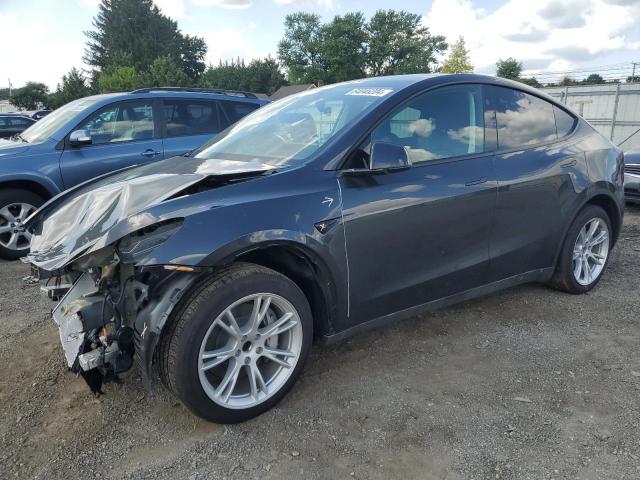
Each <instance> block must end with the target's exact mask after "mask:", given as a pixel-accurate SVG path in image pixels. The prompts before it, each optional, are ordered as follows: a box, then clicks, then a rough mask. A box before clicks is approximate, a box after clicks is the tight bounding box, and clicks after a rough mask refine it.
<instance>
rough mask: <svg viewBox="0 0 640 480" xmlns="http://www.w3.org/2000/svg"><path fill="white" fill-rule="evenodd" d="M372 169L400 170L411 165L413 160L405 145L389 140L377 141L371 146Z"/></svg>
mask: <svg viewBox="0 0 640 480" xmlns="http://www.w3.org/2000/svg"><path fill="white" fill-rule="evenodd" d="M370 165H371V167H370V169H371V170H400V169H405V168H409V167H411V160H409V155H407V151H406V150H405V148H404V147H402V146H400V145H395V144H393V143H387V142H375V143H374V144H373V145H372V146H371V159H370Z"/></svg>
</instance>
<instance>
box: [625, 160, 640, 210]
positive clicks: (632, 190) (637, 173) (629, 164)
mask: <svg viewBox="0 0 640 480" xmlns="http://www.w3.org/2000/svg"><path fill="white" fill-rule="evenodd" d="M624 196H625V199H626V200H627V201H628V202H632V203H640V152H627V153H625V154H624Z"/></svg>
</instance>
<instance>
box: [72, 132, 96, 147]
mask: <svg viewBox="0 0 640 480" xmlns="http://www.w3.org/2000/svg"><path fill="white" fill-rule="evenodd" d="M69 143H70V144H71V146H72V147H81V146H83V145H91V132H90V131H89V130H75V131H73V132H71V135H69Z"/></svg>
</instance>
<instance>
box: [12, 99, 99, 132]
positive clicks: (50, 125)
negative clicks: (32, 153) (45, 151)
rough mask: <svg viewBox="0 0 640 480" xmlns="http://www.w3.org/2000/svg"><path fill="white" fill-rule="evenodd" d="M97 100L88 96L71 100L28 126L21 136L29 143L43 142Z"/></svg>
mask: <svg viewBox="0 0 640 480" xmlns="http://www.w3.org/2000/svg"><path fill="white" fill-rule="evenodd" d="M97 100H98V99H96V98H92V97H88V98H81V99H79V100H74V101H73V102H69V103H67V104H66V105H64V106H62V107H60V108H58V109H57V110H54V111H53V112H51V113H50V114H49V115H47V116H45V117H43V118H42V120H40V121H38V122H36V123H34V124H33V125H32V126H30V127H29V128H27V129H26V130H25V131H24V132H22V133H21V134H20V138H21V139H22V140H24V141H26V142H29V143H40V142H43V141H44V140H46V139H48V138H49V137H50V136H51V135H52V134H53V133H54V132H56V131H57V130H58V129H59V128H60V127H61V126H63V125H64V124H65V123H67V122H68V121H69V120H71V119H72V118H73V117H75V116H76V115H77V114H78V113H79V112H82V111H83V110H85V109H86V108H88V107H90V106H91V105H93V104H94V103H95V102H96V101H97Z"/></svg>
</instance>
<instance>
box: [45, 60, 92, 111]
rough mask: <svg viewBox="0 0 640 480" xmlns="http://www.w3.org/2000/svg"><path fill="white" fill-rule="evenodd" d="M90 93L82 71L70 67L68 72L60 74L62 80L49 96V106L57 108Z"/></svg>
mask: <svg viewBox="0 0 640 480" xmlns="http://www.w3.org/2000/svg"><path fill="white" fill-rule="evenodd" d="M88 95H91V90H90V88H89V86H88V85H87V81H86V79H85V78H84V76H83V75H82V73H81V72H80V71H79V70H78V69H76V68H75V67H74V68H72V69H71V70H70V71H69V73H67V74H66V75H63V76H62V82H61V83H59V84H58V88H57V89H56V91H55V92H53V93H52V94H51V95H50V96H49V101H48V104H49V107H51V108H58V107H61V106H62V105H65V104H67V103H69V102H71V101H73V100H76V99H78V98H82V97H86V96H88Z"/></svg>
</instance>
